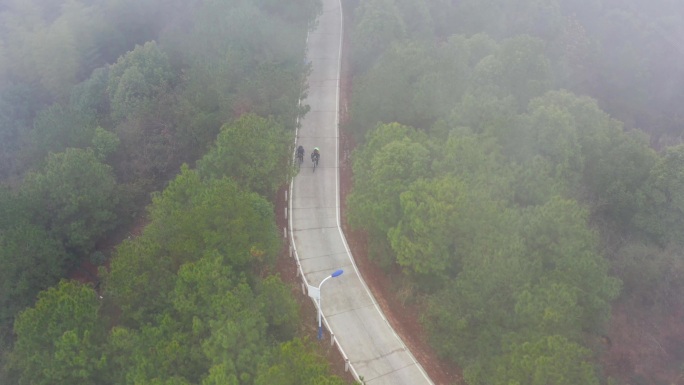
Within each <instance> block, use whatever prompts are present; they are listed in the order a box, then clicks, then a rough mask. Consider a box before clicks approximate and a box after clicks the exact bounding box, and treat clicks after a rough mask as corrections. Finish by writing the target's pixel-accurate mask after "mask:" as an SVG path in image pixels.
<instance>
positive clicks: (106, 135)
mask: <svg viewBox="0 0 684 385" xmlns="http://www.w3.org/2000/svg"><path fill="white" fill-rule="evenodd" d="M119 143H121V141H120V140H119V137H118V136H116V134H114V133H113V132H110V131H107V130H105V129H104V128H102V127H100V126H98V127H96V128H95V132H94V134H93V140H92V143H91V145H92V148H93V150H94V152H95V155H96V156H97V158H98V159H99V160H100V161H102V162H104V161H105V160H106V159H107V157H108V156H109V155H111V154H112V153H114V151H116V149H117V148H118V147H119Z"/></svg>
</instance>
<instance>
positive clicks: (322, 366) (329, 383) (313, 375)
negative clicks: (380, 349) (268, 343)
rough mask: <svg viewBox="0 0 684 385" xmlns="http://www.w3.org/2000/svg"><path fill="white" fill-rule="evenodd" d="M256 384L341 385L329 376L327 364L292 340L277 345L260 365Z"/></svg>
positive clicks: (302, 342) (304, 344)
mask: <svg viewBox="0 0 684 385" xmlns="http://www.w3.org/2000/svg"><path fill="white" fill-rule="evenodd" d="M259 369H260V370H259V373H258V374H257V377H256V379H255V380H254V384H255V385H268V384H280V385H319V384H320V385H338V384H339V385H342V384H344V381H342V380H341V379H340V378H339V377H337V376H332V375H330V374H329V369H328V365H327V363H326V362H325V361H324V360H323V358H322V357H319V356H317V355H316V354H315V353H314V352H313V351H312V349H311V347H310V346H308V344H307V343H306V341H302V340H300V339H293V340H291V341H288V342H285V343H282V344H280V346H278V347H277V348H275V349H274V351H273V352H272V353H271V354H270V355H269V356H267V359H266V360H265V362H262V364H261V365H260V368H259Z"/></svg>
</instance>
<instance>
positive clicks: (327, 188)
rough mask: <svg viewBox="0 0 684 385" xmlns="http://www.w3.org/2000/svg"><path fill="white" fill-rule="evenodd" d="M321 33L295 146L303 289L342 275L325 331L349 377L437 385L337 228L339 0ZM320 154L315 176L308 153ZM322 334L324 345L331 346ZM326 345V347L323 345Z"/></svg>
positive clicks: (293, 228) (328, 2)
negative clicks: (298, 149)
mask: <svg viewBox="0 0 684 385" xmlns="http://www.w3.org/2000/svg"><path fill="white" fill-rule="evenodd" d="M322 2H323V13H322V15H321V16H320V17H319V20H318V25H317V28H316V29H315V30H314V31H312V32H311V33H310V34H309V38H308V60H309V61H310V62H311V64H312V68H313V70H312V73H311V75H310V76H309V79H308V83H309V92H308V97H307V99H306V100H303V101H302V102H303V103H306V104H308V105H309V106H310V107H311V109H310V111H309V113H308V114H307V115H306V117H305V118H304V119H303V120H302V121H301V122H300V123H301V128H300V129H299V131H298V135H297V144H298V145H299V144H301V145H303V146H304V148H305V149H306V155H305V158H304V164H303V165H302V168H301V170H300V172H299V174H298V175H297V176H296V177H295V178H294V180H293V182H292V185H291V193H290V204H289V207H290V215H289V219H290V238H291V239H292V240H293V242H292V245H293V249H294V252H295V255H296V257H297V260H298V264H299V265H300V270H301V272H302V274H303V277H304V280H305V283H306V284H308V285H312V286H313V287H318V286H319V285H320V283H321V281H322V280H323V279H324V278H326V277H328V276H330V274H331V273H333V272H334V271H336V270H338V269H344V274H343V275H341V276H339V277H337V278H332V279H330V280H327V281H326V282H325V284H324V285H323V286H322V288H321V294H322V295H321V297H322V304H321V309H322V313H323V315H324V317H325V324H326V325H327V326H328V327H327V328H326V329H328V330H330V331H331V333H333V335H334V339H335V340H336V342H337V344H338V347H339V348H340V350H341V351H342V354H343V356H346V357H348V360H349V364H350V370H352V373H353V374H354V376H355V377H356V378H357V379H360V378H363V379H364V381H365V382H366V384H368V385H381V384H387V385H400V384H406V385H420V384H432V381H431V380H430V379H429V378H428V376H427V375H426V373H425V371H424V370H423V368H422V367H421V366H420V364H418V363H417V362H416V360H415V358H414V357H413V355H412V354H411V352H410V351H409V350H408V348H407V347H406V346H405V344H404V343H403V342H402V340H401V339H400V338H399V336H398V335H397V334H396V333H395V332H394V330H393V329H392V327H391V326H390V324H389V323H388V322H387V320H386V319H385V316H384V315H383V314H382V312H381V311H380V308H379V307H378V306H377V303H376V301H375V299H374V298H373V296H372V295H371V294H370V292H369V291H368V288H367V286H366V284H365V282H363V278H362V277H361V276H360V275H359V272H358V269H357V268H356V265H355V264H354V260H353V258H352V255H351V253H350V252H349V248H348V246H347V243H346V240H345V239H344V234H343V233H342V230H341V228H340V212H339V211H340V201H339V186H338V183H339V170H338V162H337V161H338V115H339V114H338V106H339V77H340V52H341V44H342V28H341V27H342V10H341V5H340V0H323V1H322ZM314 147H318V148H320V150H321V160H320V164H319V167H318V168H316V170H315V171H314V170H313V168H312V164H311V161H310V157H309V154H310V153H311V150H312V149H313V148H314ZM330 338H331V336H330V335H329V334H327V333H326V334H325V336H324V339H325V340H326V341H330ZM325 343H327V342H325Z"/></svg>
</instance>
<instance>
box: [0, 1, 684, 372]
mask: <svg viewBox="0 0 684 385" xmlns="http://www.w3.org/2000/svg"><path fill="white" fill-rule="evenodd" d="M344 7H345V12H346V17H347V21H348V24H349V26H350V28H349V31H348V35H347V36H346V39H347V41H348V42H349V47H350V50H349V52H348V54H349V59H350V75H351V76H352V83H351V84H352V93H351V97H350V103H349V108H350V109H349V117H350V119H349V121H348V122H347V123H346V125H345V127H343V129H345V130H349V132H351V133H352V134H353V135H354V137H355V138H356V140H357V142H358V147H357V149H356V151H355V152H354V154H353V156H352V159H353V171H354V186H353V190H352V192H351V194H350V195H349V199H348V208H349V212H348V218H349V221H350V223H351V225H352V226H353V227H354V228H356V229H360V230H363V231H365V232H366V233H367V234H368V242H369V244H368V246H369V252H370V256H371V258H372V259H373V261H374V262H376V263H378V264H379V265H381V266H383V267H385V268H387V269H388V271H397V270H399V271H401V277H400V279H397V280H396V281H397V283H396V285H397V286H396V289H397V290H396V291H397V292H400V293H403V294H402V295H403V296H404V297H403V298H402V299H403V300H405V301H409V302H413V303H419V304H423V311H424V313H423V314H422V322H423V325H424V327H425V328H426V330H427V331H428V335H429V338H430V343H431V344H432V346H433V347H434V348H435V349H436V351H437V352H438V353H439V354H440V355H441V356H442V357H444V359H445V360H447V361H448V362H450V363H451V364H452V365H453V366H454V367H459V368H462V369H463V372H464V378H465V380H466V381H467V383H469V384H471V385H479V384H482V385H484V384H487V385H498V384H502V385H503V384H540V385H541V384H549V383H553V384H557V385H561V384H565V385H571V384H572V385H575V384H612V383H630V384H640V383H653V384H659V383H663V384H665V383H673V382H675V381H676V379H677V378H678V377H679V376H680V375H681V374H682V373H681V362H682V361H683V360H684V355H682V351H683V350H682V349H681V348H680V347H681V346H682V344H684V339H682V338H678V337H677V336H678V335H682V334H681V333H680V334H678V333H677V332H678V330H676V325H675V326H672V325H673V323H672V322H669V323H668V322H665V321H666V320H669V319H672V317H676V315H677V314H681V312H682V311H684V302H683V300H682V299H683V298H684V285H682V284H681V282H680V281H681V279H680V277H681V276H682V274H684V263H682V262H683V260H682V255H683V251H684V249H683V247H684V245H683V243H684V238H682V236H681V234H683V233H684V171H683V170H684V167H683V166H684V144H682V132H683V131H682V129H683V128H684V121H683V117H682V114H681V111H680V110H681V105H682V102H683V101H684V66H683V65H682V63H684V43H682V41H684V8H683V7H682V6H681V4H679V2H677V1H673V0H656V1H653V0H649V1H646V0H620V1H616V0H545V1H531V0H517V1H513V0H496V1H481V0H462V1H449V0H363V1H360V0H351V1H345V2H344ZM319 11H320V4H319V2H318V1H316V0H292V1H279V0H251V1H250V0H208V1H191V0H190V1H188V0H182V1H181V0H167V1H160V0H80V1H79V0H71V1H49V0H9V1H5V2H3V3H2V4H1V5H0V266H1V267H2V268H0V383H3V384H5V383H7V384H62V383H64V384H66V383H68V384H177V385H178V384H202V385H211V384H257V385H266V384H275V383H277V384H341V383H343V381H342V380H341V379H340V378H338V377H336V376H332V375H330V373H329V370H328V366H327V363H325V361H324V360H323V359H322V357H320V356H319V355H318V354H317V353H316V352H315V350H314V349H312V346H311V344H309V343H308V342H307V341H306V340H305V339H302V338H300V337H301V333H300V330H299V326H298V325H299V319H298V318H299V311H298V305H297V303H296V302H295V301H294V299H293V297H292V296H291V294H290V289H289V287H288V286H287V285H285V284H284V283H283V282H282V281H281V280H280V278H279V277H277V276H275V275H273V274H271V273H270V272H272V271H273V266H274V260H275V257H276V254H277V252H278V250H279V249H280V246H281V245H280V241H279V237H278V235H277V233H276V229H275V220H274V212H273V199H274V196H275V191H276V189H277V188H278V186H280V185H282V183H284V182H285V181H287V180H288V178H289V177H290V176H291V175H292V172H293V170H291V167H290V166H289V159H290V155H291V153H292V152H291V150H292V149H291V143H292V138H293V135H294V128H295V125H296V122H297V117H300V116H301V115H302V114H304V113H305V112H306V108H305V106H300V105H299V104H298V100H299V99H300V98H301V97H302V96H303V95H304V94H305V93H306V89H305V87H304V86H303V80H304V79H305V76H306V75H307V73H308V71H309V70H310V68H308V66H307V64H306V63H305V62H304V61H303V60H302V58H303V57H305V42H306V33H307V30H308V29H309V28H310V27H312V26H313V25H314V24H313V23H314V20H315V17H316V15H317V14H318V13H319ZM141 218H143V219H144V220H141ZM136 223H137V224H140V223H142V224H144V225H145V226H144V229H143V230H141V235H139V236H137V237H132V238H131V239H125V238H126V236H125V235H123V236H122V234H125V233H126V231H127V230H128V229H130V228H131V227H132V226H133V224H136ZM121 239H124V240H123V241H122V242H121V243H120V244H118V245H116V246H115V247H113V248H111V251H108V250H110V249H106V248H104V247H103V245H107V244H111V242H112V241H114V240H116V241H118V240H121ZM105 253H106V255H105ZM105 260H107V261H109V263H108V267H107V268H104V267H102V266H101V267H102V269H101V270H100V271H101V273H100V279H101V280H100V281H99V283H98V284H97V285H95V284H93V285H91V284H83V283H79V282H77V281H74V280H69V279H68V278H69V276H70V273H72V272H73V271H75V270H78V266H81V265H83V264H84V263H93V264H96V265H102V264H103V262H104V261H105ZM615 314H617V315H618V316H621V317H623V318H628V319H634V320H636V321H638V322H640V323H642V324H648V325H656V327H659V328H660V329H658V330H651V331H650V332H652V333H653V334H649V336H651V337H652V339H654V340H656V342H658V338H660V337H662V336H663V335H673V336H675V337H672V339H671V341H672V342H671V343H669V344H660V343H659V344H658V346H659V347H660V350H659V353H658V354H659V355H654V354H652V353H651V352H650V351H649V350H648V349H649V346H647V345H641V346H634V345H631V346H627V347H626V349H627V350H629V349H633V350H634V351H636V353H635V354H634V355H632V356H629V355H625V357H627V358H626V360H627V361H629V360H630V359H633V357H638V359H639V360H640V361H639V364H640V365H639V367H638V368H635V365H634V362H627V363H626V364H625V365H626V366H625V367H618V368H617V369H616V367H615V366H614V365H613V366H611V365H610V359H609V358H605V357H609V353H610V349H611V342H610V339H609V338H607V336H608V335H612V336H614V337H615V336H617V337H618V338H619V339H615V338H614V339H613V341H612V345H613V347H615V346H618V345H620V344H622V343H625V341H624V340H628V338H626V337H627V336H628V335H629V334H630V333H637V332H639V331H640V330H636V329H635V330H632V329H629V328H627V329H621V330H617V329H615V326H614V323H612V321H611V315H615ZM623 326H624V325H623ZM654 328H655V327H654ZM667 328H671V329H667ZM668 333H670V334H668ZM622 337H625V338H622ZM620 346H622V345H620ZM621 348H624V346H622V347H621ZM607 362H608V363H607ZM630 363H631V366H630Z"/></svg>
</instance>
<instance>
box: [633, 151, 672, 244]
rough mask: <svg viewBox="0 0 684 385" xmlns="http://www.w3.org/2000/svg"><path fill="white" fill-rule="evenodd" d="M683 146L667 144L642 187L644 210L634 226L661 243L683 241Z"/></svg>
mask: <svg viewBox="0 0 684 385" xmlns="http://www.w3.org/2000/svg"><path fill="white" fill-rule="evenodd" d="M683 166H684V146H683V145H679V146H675V147H670V148H668V149H666V150H665V153H664V154H663V155H662V156H661V157H660V158H659V159H658V161H657V163H656V164H655V165H654V167H653V169H652V170H651V172H650V173H649V176H648V179H647V181H646V183H644V186H643V188H642V191H643V192H642V196H643V197H644V206H643V209H641V210H639V212H638V213H637V214H636V217H635V218H634V221H635V223H636V225H637V226H638V227H639V228H641V229H643V231H645V232H646V233H647V234H649V235H650V236H651V237H653V238H654V239H655V240H657V241H658V242H660V243H661V244H667V243H668V242H676V243H678V244H681V243H682V239H681V237H680V234H682V231H684V194H683V192H684V170H683V169H682V167H683Z"/></svg>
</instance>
